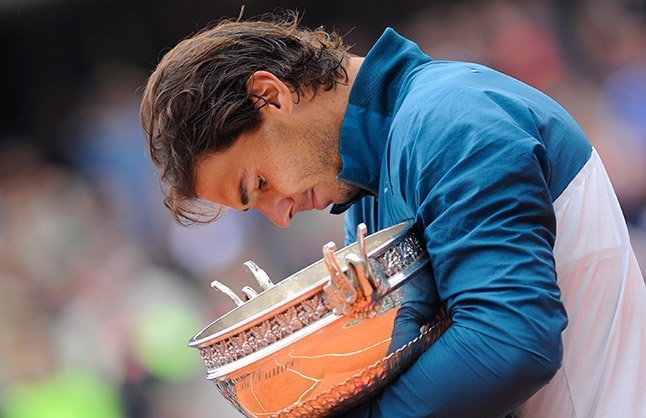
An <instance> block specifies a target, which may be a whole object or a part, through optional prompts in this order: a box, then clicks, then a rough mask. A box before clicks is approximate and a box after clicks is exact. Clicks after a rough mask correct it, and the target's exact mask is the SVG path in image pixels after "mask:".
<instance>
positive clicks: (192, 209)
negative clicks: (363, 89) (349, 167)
mask: <svg viewBox="0 0 646 418" xmlns="http://www.w3.org/2000/svg"><path fill="white" fill-rule="evenodd" d="M348 57H349V56H348V54H347V47H346V46H345V45H344V44H343V42H342V40H341V38H340V37H339V36H338V35H336V34H334V33H332V34H330V33H327V32H325V31H323V30H322V29H320V28H319V29H316V30H309V29H304V28H301V27H299V26H298V19H297V16H296V15H295V14H288V15H286V16H282V17H277V16H265V17H264V18H262V19H261V20H255V21H240V20H236V21H231V20H227V21H223V22H220V23H219V24H217V25H216V26H214V27H212V28H210V29H207V30H204V31H202V32H200V33H198V34H197V35H195V36H193V37H191V38H188V39H186V40H184V41H182V42H180V43H179V44H178V45H177V46H176V47H175V48H173V49H172V50H171V51H170V52H168V53H167V54H166V55H165V56H164V58H163V59H162V60H161V62H160V63H159V65H158V66H157V69H156V70H155V72H154V73H153V74H152V75H151V77H150V79H149V81H148V84H147V86H146V89H145V92H144V97H143V101H142V105H141V118H142V123H143V127H144V132H145V135H146V138H147V140H148V143H149V147H150V154H151V157H152V160H153V162H154V163H155V165H156V166H157V168H158V170H159V172H160V179H161V182H162V185H163V189H164V193H165V195H166V199H165V201H166V205H167V206H168V207H169V208H170V209H171V210H172V211H173V213H174V215H175V217H176V219H177V220H179V221H180V222H195V221H203V220H204V219H205V218H204V217H203V216H202V215H204V212H203V210H202V209H203V208H205V207H207V206H202V208H200V206H199V203H200V202H204V201H205V200H208V201H212V202H215V203H217V204H219V205H222V206H225V207H231V208H235V209H241V210H244V209H247V208H256V209H258V210H260V211H261V212H263V213H264V214H265V215H267V216H268V217H269V218H270V219H272V220H273V221H274V222H275V223H277V224H279V225H287V224H289V222H290V220H291V218H292V217H293V215H294V214H295V213H296V212H298V211H301V210H308V209H312V208H313V207H316V208H319V209H321V208H323V207H325V206H327V205H328V204H330V203H332V202H337V203H340V202H342V201H345V200H347V199H348V198H349V197H350V196H351V195H352V194H353V192H354V190H353V189H352V188H350V187H349V186H346V185H345V184H344V183H341V182H340V181H339V180H337V179H336V175H337V174H338V172H339V170H340V168H341V162H340V158H339V155H338V140H339V131H340V127H341V122H342V113H343V112H342V111H341V112H339V109H340V108H341V107H343V109H344V108H345V105H344V104H343V103H342V100H338V98H335V96H334V93H335V92H336V91H337V89H338V87H339V86H340V85H344V86H345V87H347V84H345V83H346V82H347V81H348V73H347V68H346V67H347V66H346V64H347V63H348ZM212 215H213V213H211V217H210V219H212V218H213V216H212ZM207 219H208V218H207Z"/></svg>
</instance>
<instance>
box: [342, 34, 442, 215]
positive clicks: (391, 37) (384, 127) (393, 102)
mask: <svg viewBox="0 0 646 418" xmlns="http://www.w3.org/2000/svg"><path fill="white" fill-rule="evenodd" d="M429 61H431V59H430V58H429V57H428V56H427V55H425V54H424V53H423V52H422V51H421V50H420V49H419V47H418V46H417V45H416V44H415V43H413V42H411V41H409V40H407V39H405V38H403V37H402V36H400V35H398V34H397V32H395V31H394V30H393V29H391V28H387V29H386V30H385V31H384V33H383V35H381V37H380V38H379V40H377V42H376V43H375V45H374V46H373V47H372V49H370V52H368V55H366V58H365V60H364V61H363V63H362V64H361V68H360V69H359V72H358V74H357V77H356V78H355V80H354V83H353V85H352V89H351V91H350V98H349V101H348V107H347V109H346V111H345V115H344V118H343V124H342V125H341V136H340V142H339V152H340V154H341V161H342V162H343V169H342V170H341V172H340V173H339V175H338V178H339V179H340V180H343V181H345V182H347V183H350V184H353V185H355V186H358V187H360V188H361V189H362V190H363V191H364V193H360V195H359V196H358V197H355V199H353V200H352V201H350V202H347V203H345V204H342V205H333V206H332V210H331V212H332V213H341V212H343V211H345V210H346V209H347V208H348V207H349V206H350V205H351V204H352V203H354V202H356V200H358V199H359V198H361V197H363V196H364V195H365V194H366V193H370V194H372V195H375V196H377V195H378V194H379V193H378V190H379V173H380V171H381V162H382V157H383V154H384V150H385V147H386V143H387V140H388V136H389V135H388V133H389V131H390V124H391V122H392V117H393V114H394V113H395V109H396V107H397V104H398V101H399V99H400V93H401V92H402V87H403V85H404V83H405V79H406V77H407V76H408V74H409V73H410V72H411V70H413V69H414V68H415V67H417V66H419V65H421V64H424V63H426V62H429Z"/></svg>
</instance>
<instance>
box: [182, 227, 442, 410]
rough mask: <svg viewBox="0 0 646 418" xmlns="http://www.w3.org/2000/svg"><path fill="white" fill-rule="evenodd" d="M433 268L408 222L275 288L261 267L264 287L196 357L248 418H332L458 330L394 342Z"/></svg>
mask: <svg viewBox="0 0 646 418" xmlns="http://www.w3.org/2000/svg"><path fill="white" fill-rule="evenodd" d="M428 262H429V257H428V254H427V253H426V250H425V246H424V244H423V241H422V238H421V234H420V233H419V231H418V230H417V229H416V226H415V224H413V223H411V222H404V223H401V224H398V225H395V226H392V227H389V228H386V229H383V230H381V231H378V232H376V233H374V234H372V235H369V236H366V227H365V225H363V224H361V225H359V226H358V228H357V242H356V243H354V244H352V245H349V246H347V247H345V248H342V249H340V250H338V251H337V250H336V246H335V245H334V243H332V242H330V243H328V244H326V245H325V246H323V259H322V260H320V261H318V262H316V263H314V264H311V265H310V266H308V267H306V268H304V269H303V270H301V271H299V272H297V273H295V274H293V275H292V276H289V277H287V278H286V279H284V280H282V281H281V282H279V283H278V284H273V283H272V281H271V280H270V279H269V277H268V276H267V274H266V273H265V272H264V271H263V270H262V269H260V268H259V267H258V266H256V265H255V264H254V263H253V262H247V263H245V266H246V267H247V268H248V269H249V270H250V271H251V272H252V273H253V275H254V277H255V278H256V279H257V281H258V283H259V284H260V287H261V292H259V293H258V292H256V291H255V290H253V289H252V288H250V287H245V288H243V290H242V291H243V295H242V297H238V296H237V295H236V294H235V293H234V292H233V291H231V289H229V288H228V287H227V286H225V285H223V284H222V283H219V282H217V281H214V282H213V283H212V286H213V287H215V288H217V289H219V290H221V291H223V292H225V293H227V294H228V295H229V296H230V297H231V298H232V299H233V300H234V302H235V303H236V304H237V307H236V308H235V309H233V310H231V311H230V312H228V313H227V314H225V315H223V316H222V317H220V318H219V319H217V320H215V321H214V322H212V323H211V324H209V325H208V326H207V327H205V328H204V329H202V330H201V331H200V332H198V333H197V334H196V335H195V336H194V337H193V338H192V339H191V340H190V341H189V346H190V347H194V348H196V349H197V350H198V351H199V353H200V356H201V358H202V359H203V361H204V363H205V365H206V368H207V374H206V377H207V379H209V380H212V381H213V382H214V383H215V384H216V386H217V387H218V389H219V391H220V392H221V393H222V395H224V397H225V398H226V399H227V400H228V401H229V402H230V403H231V404H232V405H234V406H235V407H236V408H237V409H238V411H240V412H241V413H242V414H243V415H245V416H248V417H326V416H333V415H335V414H338V413H341V412H343V411H347V410H349V409H351V408H353V407H355V406H357V405H359V404H361V403H363V402H365V401H366V400H368V399H369V398H370V397H372V396H374V395H376V394H377V393H379V392H380V391H381V390H382V389H383V388H384V387H385V386H386V385H387V384H388V383H390V382H391V381H392V380H393V379H395V378H396V377H397V376H398V375H400V374H401V373H402V372H403V371H404V370H405V369H406V368H408V367H409V366H410V365H411V364H412V363H413V362H414V361H415V360H416V359H417V358H418V357H419V356H420V355H421V354H422V353H423V352H424V351H425V350H426V349H428V347H429V346H430V345H431V344H432V343H433V342H435V341H436V340H437V339H438V338H439V336H440V335H441V334H442V333H443V332H444V331H445V330H446V329H447V328H448V327H449V326H450V323H451V321H450V319H449V318H448V317H447V316H446V315H445V314H444V313H440V314H438V315H437V316H436V317H435V318H433V319H431V320H430V321H429V323H428V324H426V325H424V326H422V327H420V332H419V335H415V336H414V337H413V338H411V340H410V341H398V339H397V338H393V330H394V326H395V323H396V316H397V313H398V312H399V310H400V308H401V307H402V306H405V305H406V303H407V292H406V288H407V286H406V285H407V282H408V281H409V280H411V278H413V277H415V275H416V272H418V271H419V270H420V269H421V268H422V267H424V266H425V265H426V264H427V263H428Z"/></svg>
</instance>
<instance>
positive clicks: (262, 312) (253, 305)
mask: <svg viewBox="0 0 646 418" xmlns="http://www.w3.org/2000/svg"><path fill="white" fill-rule="evenodd" d="M413 226H414V222H413V221H411V220H408V221H404V222H401V223H398V224H395V225H392V226H390V227H388V228H384V229H381V230H380V231H377V232H375V233H374V234H371V235H369V236H367V237H366V245H367V246H368V248H369V251H368V255H369V256H372V255H375V254H378V253H379V252H381V251H382V250H383V249H384V248H386V247H389V246H390V245H391V244H392V243H393V242H395V241H397V240H399V239H401V237H403V236H406V235H407V234H408V232H409V231H410V229H411V228H412V227H413ZM357 247H358V244H357V243H356V242H355V243H352V244H350V245H347V246H345V247H343V248H341V249H339V250H337V251H335V253H334V254H335V256H337V258H338V259H339V260H340V261H341V260H344V257H343V256H344V255H345V254H349V253H351V252H353V250H355V249H356V248H357ZM344 267H345V266H344ZM329 277H330V276H329V273H328V272H327V270H326V268H325V264H324V261H323V260H322V259H321V260H318V261H316V262H314V263H312V264H310V265H308V266H307V267H305V268H303V269H301V270H299V271H297V272H296V273H294V274H292V275H290V276H288V277H286V278H285V279H284V280H282V281H280V282H279V283H277V284H276V285H275V286H274V287H272V288H270V289H267V290H265V291H263V292H261V293H259V294H258V296H256V297H254V298H253V299H251V300H249V301H247V302H245V303H244V304H243V305H240V306H237V307H235V308H234V309H232V310H230V311H229V312H227V313H226V314H224V315H222V316H220V317H219V318H217V319H215V320H214V321H212V322H211V323H209V324H208V325H207V326H205V327H204V328H202V329H201V330H200V331H199V332H198V333H196V334H195V335H194V336H193V337H192V338H191V339H190V340H189V342H188V346H189V347H193V348H198V349H199V348H202V347H206V346H209V345H211V344H213V343H214V342H216V341H219V340H222V339H225V338H227V337H229V336H231V335H235V334H237V333H238V332H241V331H244V330H245V329H247V328H250V327H252V326H254V325H256V324H259V323H261V322H263V321H264V320H266V319H267V318H269V317H271V316H273V314H274V313H278V312H282V311H285V310H288V309H289V308H291V307H293V306H294V305H297V304H299V302H302V301H304V300H307V299H308V298H311V297H313V296H316V295H317V294H319V293H320V291H321V289H322V287H323V286H324V284H325V283H326V282H327V280H328V279H329ZM331 313H332V310H331V309H330V310H329V312H325V313H324V314H322V315H321V316H320V317H319V318H317V319H316V320H318V319H321V318H322V317H324V316H327V315H328V314H331ZM316 320H315V321H316ZM315 321H313V322H315Z"/></svg>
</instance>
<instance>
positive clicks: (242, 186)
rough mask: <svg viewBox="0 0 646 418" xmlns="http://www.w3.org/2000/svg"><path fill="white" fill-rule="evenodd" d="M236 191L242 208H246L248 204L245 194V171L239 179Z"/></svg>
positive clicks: (247, 197) (247, 196)
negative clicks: (238, 193)
mask: <svg viewBox="0 0 646 418" xmlns="http://www.w3.org/2000/svg"><path fill="white" fill-rule="evenodd" d="M238 191H239V192H240V203H242V206H247V204H248V203H249V195H248V194H247V170H246V169H245V170H243V172H242V178H241V179H240V184H239V185H238Z"/></svg>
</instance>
